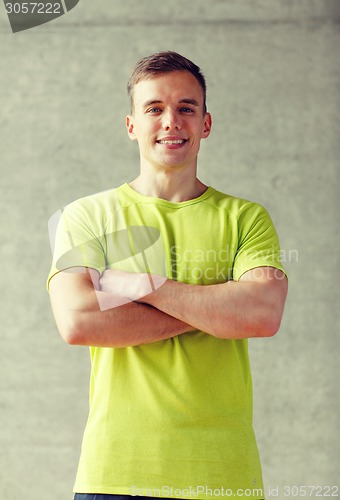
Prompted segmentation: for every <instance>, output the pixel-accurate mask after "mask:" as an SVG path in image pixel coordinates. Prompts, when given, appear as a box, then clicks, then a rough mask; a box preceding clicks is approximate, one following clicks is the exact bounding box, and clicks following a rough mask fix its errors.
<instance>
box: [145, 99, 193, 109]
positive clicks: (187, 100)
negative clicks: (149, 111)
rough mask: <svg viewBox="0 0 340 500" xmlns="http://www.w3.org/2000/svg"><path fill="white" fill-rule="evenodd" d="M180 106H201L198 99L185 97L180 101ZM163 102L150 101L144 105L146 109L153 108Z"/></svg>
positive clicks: (157, 100) (158, 100)
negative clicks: (152, 106) (153, 105)
mask: <svg viewBox="0 0 340 500" xmlns="http://www.w3.org/2000/svg"><path fill="white" fill-rule="evenodd" d="M178 102H179V103H180V104H191V105H192V106H197V107H198V106H199V104H198V102H197V101H196V99H190V98H189V97H185V98H184V99H180V100H179V101H178ZM162 103H163V101H161V100H160V99H150V100H149V101H146V102H145V103H144V107H147V106H151V105H152V104H162Z"/></svg>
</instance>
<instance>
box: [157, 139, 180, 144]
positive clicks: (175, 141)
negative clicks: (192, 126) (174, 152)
mask: <svg viewBox="0 0 340 500" xmlns="http://www.w3.org/2000/svg"><path fill="white" fill-rule="evenodd" d="M157 142H158V144H166V145H172V144H184V143H185V142H186V139H175V140H169V139H164V140H160V141H157Z"/></svg>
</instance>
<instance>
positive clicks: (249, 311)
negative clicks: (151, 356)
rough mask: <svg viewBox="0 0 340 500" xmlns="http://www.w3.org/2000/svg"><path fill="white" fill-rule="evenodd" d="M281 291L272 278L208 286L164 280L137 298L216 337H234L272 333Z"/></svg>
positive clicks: (281, 301) (277, 320) (278, 317)
mask: <svg viewBox="0 0 340 500" xmlns="http://www.w3.org/2000/svg"><path fill="white" fill-rule="evenodd" d="M283 278H284V276H283ZM284 279H285V278H284ZM285 294H286V291H285V286H282V284H280V283H278V282H277V281H274V280H272V281H271V280H268V281H266V282H253V281H239V282H233V281H230V282H227V283H223V284H218V285H210V286H203V285H188V284H184V283H179V282H176V281H172V280H167V282H166V283H165V284H164V285H163V286H162V287H160V288H159V289H157V290H155V291H154V292H153V293H151V294H149V295H147V296H145V297H143V298H142V299H139V301H140V302H143V303H147V304H150V305H152V306H154V307H156V308H158V309H159V310H161V311H163V312H165V313H167V314H169V315H171V316H173V317H175V318H177V319H179V320H181V321H183V322H187V323H190V324H192V325H193V326H194V327H195V328H197V329H199V330H203V331H205V332H207V333H209V334H211V335H214V336H216V337H220V338H226V339H237V338H248V337H257V336H261V337H266V336H272V335H274V334H275V333H276V332H277V330H278V328H279V325H280V321H281V316H282V311H283V304H284V298H285Z"/></svg>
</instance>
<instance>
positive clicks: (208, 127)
mask: <svg viewBox="0 0 340 500" xmlns="http://www.w3.org/2000/svg"><path fill="white" fill-rule="evenodd" d="M211 126H212V118H211V114H210V113H208V112H207V113H206V114H205V116H204V126H203V131H202V139H206V138H207V137H208V136H209V135H210V131H211Z"/></svg>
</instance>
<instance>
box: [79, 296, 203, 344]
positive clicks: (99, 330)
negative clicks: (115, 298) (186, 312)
mask: <svg viewBox="0 0 340 500" xmlns="http://www.w3.org/2000/svg"><path fill="white" fill-rule="evenodd" d="M77 316H78V317H77V322H76V329H75V331H74V340H73V342H70V343H72V344H77V345H89V346H97V347H130V346H137V345H141V344H149V343H152V342H157V341H160V340H167V339H170V338H173V337H175V336H177V335H181V334H183V333H186V332H189V331H190V330H193V329H194V328H193V327H192V326H190V325H188V324H186V323H184V322H183V321H181V320H179V319H177V318H174V317H172V316H169V315H168V314H166V313H164V312H162V311H160V310H158V309H156V308H154V307H152V306H150V305H147V304H139V303H136V302H129V303H128V304H124V305H121V306H119V307H115V308H113V309H108V310H106V311H98V310H97V311H93V310H92V311H91V310H83V311H79V312H78V314H77Z"/></svg>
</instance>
